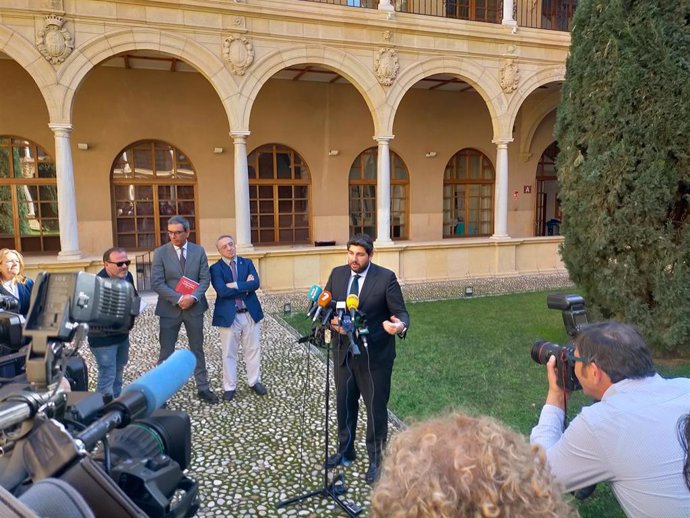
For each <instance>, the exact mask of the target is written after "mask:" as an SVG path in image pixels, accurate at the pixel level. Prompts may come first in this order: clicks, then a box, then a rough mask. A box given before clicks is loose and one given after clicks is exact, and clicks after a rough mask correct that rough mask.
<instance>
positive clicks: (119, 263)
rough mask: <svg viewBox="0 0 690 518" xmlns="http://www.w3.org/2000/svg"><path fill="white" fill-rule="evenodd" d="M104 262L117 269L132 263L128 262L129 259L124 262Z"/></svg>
mask: <svg viewBox="0 0 690 518" xmlns="http://www.w3.org/2000/svg"><path fill="white" fill-rule="evenodd" d="M106 262H107V263H110V264H114V265H115V266H117V267H118V268H122V267H123V266H129V265H130V264H132V261H130V260H129V259H127V260H126V261H117V262H114V261H106Z"/></svg>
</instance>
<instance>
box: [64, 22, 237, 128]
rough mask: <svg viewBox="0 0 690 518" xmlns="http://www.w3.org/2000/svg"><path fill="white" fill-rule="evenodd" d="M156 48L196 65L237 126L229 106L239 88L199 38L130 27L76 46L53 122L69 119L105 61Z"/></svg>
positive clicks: (69, 62)
mask: <svg viewBox="0 0 690 518" xmlns="http://www.w3.org/2000/svg"><path fill="white" fill-rule="evenodd" d="M142 49H144V50H156V51H160V52H165V53H166V54H170V55H172V56H175V57H179V58H181V59H183V60H184V61H186V62H187V63H189V64H190V65H192V66H193V67H194V68H196V69H197V70H198V71H199V72H200V73H201V74H202V75H203V76H204V77H205V78H206V79H207V80H208V81H209V83H211V86H213V88H214V89H215V91H216V92H217V93H218V96H219V97H220V99H221V101H222V103H223V106H224V107H225V111H226V114H227V116H228V120H229V123H230V127H231V128H233V127H236V123H235V121H234V120H233V117H232V110H231V109H230V107H229V103H230V99H232V98H233V97H235V96H236V94H237V87H236V83H235V81H234V80H233V78H232V76H231V74H230V72H229V71H228V70H227V69H226V68H225V64H224V63H223V61H222V60H221V58H220V48H219V49H218V55H216V54H214V53H213V52H211V51H210V50H209V49H207V48H206V47H204V46H202V45H200V44H199V43H197V42H196V41H194V40H192V39H190V38H188V37H186V36H183V35H180V34H176V33H172V32H161V31H158V30H154V29H143V28H131V29H122V30H116V31H111V32H107V33H105V34H102V35H100V36H97V37H95V38H92V39H91V40H89V41H87V42H86V43H84V44H83V45H81V46H79V47H78V48H75V49H74V52H73V53H72V54H71V55H70V56H69V58H67V60H66V61H65V63H64V67H63V68H62V69H61V70H60V71H59V75H58V83H59V86H60V87H61V88H62V89H63V91H62V96H63V97H62V102H61V103H60V106H59V111H58V112H56V113H51V120H52V121H53V122H69V121H70V120H71V116H72V107H73V103H74V97H75V95H76V92H77V89H78V88H79V85H80V84H81V82H82V81H83V80H84V77H86V75H87V74H88V73H89V72H90V71H91V70H92V69H93V68H94V67H95V66H96V64H98V63H100V62H102V61H103V60H105V59H107V58H109V57H112V56H115V55H116V54H120V53H121V52H127V51H130V50H142Z"/></svg>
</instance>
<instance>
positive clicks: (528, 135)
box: [520, 91, 561, 157]
mask: <svg viewBox="0 0 690 518" xmlns="http://www.w3.org/2000/svg"><path fill="white" fill-rule="evenodd" d="M560 102H561V92H560V91H554V92H551V93H550V94H549V95H548V96H547V97H545V98H544V99H543V100H542V101H541V102H540V103H539V104H538V105H537V106H536V107H535V108H534V110H533V111H532V113H531V114H530V116H529V117H525V118H524V119H523V120H522V131H521V132H520V156H521V157H529V156H530V155H531V151H530V150H531V149H532V139H533V138H534V134H535V133H536V131H537V128H538V127H539V125H540V124H541V122H542V121H543V120H544V118H546V116H547V115H549V114H550V113H551V112H552V111H554V110H555V109H556V108H558V105H559V104H560Z"/></svg>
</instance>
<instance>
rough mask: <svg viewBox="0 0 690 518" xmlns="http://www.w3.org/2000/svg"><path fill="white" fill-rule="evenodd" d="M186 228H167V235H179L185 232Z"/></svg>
mask: <svg viewBox="0 0 690 518" xmlns="http://www.w3.org/2000/svg"><path fill="white" fill-rule="evenodd" d="M186 232H187V231H186V230H168V235H169V236H181V235H182V234H184V233H186Z"/></svg>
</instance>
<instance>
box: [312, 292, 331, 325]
mask: <svg viewBox="0 0 690 518" xmlns="http://www.w3.org/2000/svg"><path fill="white" fill-rule="evenodd" d="M332 298H333V296H332V295H331V292H330V291H327V290H324V291H323V292H321V295H319V300H318V305H319V308H318V309H317V310H316V313H315V314H314V319H313V320H312V322H316V320H317V319H318V318H319V315H320V314H321V311H323V308H325V307H326V306H328V303H329V302H330V301H331V299H332Z"/></svg>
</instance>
